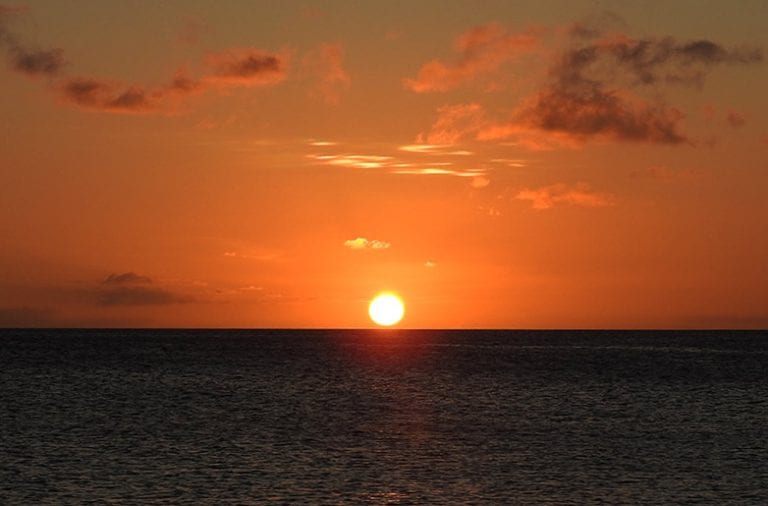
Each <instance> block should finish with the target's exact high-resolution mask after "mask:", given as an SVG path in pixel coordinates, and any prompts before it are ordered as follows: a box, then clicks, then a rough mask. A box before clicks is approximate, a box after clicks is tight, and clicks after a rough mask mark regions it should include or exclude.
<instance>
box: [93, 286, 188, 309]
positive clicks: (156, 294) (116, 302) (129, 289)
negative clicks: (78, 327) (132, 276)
mask: <svg viewBox="0 0 768 506" xmlns="http://www.w3.org/2000/svg"><path fill="white" fill-rule="evenodd" d="M96 301H97V303H98V304H99V305H102V306H162V305H167V304H180V303H186V302H192V301H193V300H192V299H191V298H190V297H186V296H182V295H179V294H176V293H173V292H171V291H168V290H165V289H162V288H149V287H142V286H121V287H118V288H110V289H107V290H100V291H99V292H98V293H97V294H96Z"/></svg>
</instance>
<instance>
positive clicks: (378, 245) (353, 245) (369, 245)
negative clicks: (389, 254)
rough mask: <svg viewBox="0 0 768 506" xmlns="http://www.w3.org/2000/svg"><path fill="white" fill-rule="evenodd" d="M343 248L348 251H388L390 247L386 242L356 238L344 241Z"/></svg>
mask: <svg viewBox="0 0 768 506" xmlns="http://www.w3.org/2000/svg"><path fill="white" fill-rule="evenodd" d="M344 246H346V247H347V248H349V249H354V250H363V249H373V250H381V249H389V248H390V247H391V246H392V245H391V244H390V243H388V242H384V241H379V240H376V239H366V238H365V237H358V238H356V239H350V240H347V241H344Z"/></svg>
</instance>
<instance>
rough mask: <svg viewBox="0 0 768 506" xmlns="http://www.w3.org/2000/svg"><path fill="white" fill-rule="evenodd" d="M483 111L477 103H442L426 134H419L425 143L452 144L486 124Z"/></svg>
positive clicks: (467, 136) (474, 134) (474, 132)
mask: <svg viewBox="0 0 768 506" xmlns="http://www.w3.org/2000/svg"><path fill="white" fill-rule="evenodd" d="M486 122H487V119H486V117H485V111H483V108H482V106H481V105H480V104H478V103H468V104H454V105H444V106H442V107H440V108H439V109H438V110H437V119H436V120H435V122H434V123H433V124H432V128H431V129H430V131H429V132H428V133H426V134H421V135H420V136H419V139H418V140H420V141H422V142H423V143H424V144H426V145H438V146H439V145H452V144H456V143H457V142H459V141H460V140H463V139H467V138H471V137H474V136H476V134H477V132H479V131H480V130H481V129H482V128H483V126H484V125H485V124H486Z"/></svg>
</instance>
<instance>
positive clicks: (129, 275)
mask: <svg viewBox="0 0 768 506" xmlns="http://www.w3.org/2000/svg"><path fill="white" fill-rule="evenodd" d="M151 282H152V279H151V278H148V277H147V276H142V275H140V274H136V273H135V272H124V273H122V274H114V273H113V274H110V275H109V276H107V277H106V278H104V281H102V283H103V284H105V285H122V284H131V283H151Z"/></svg>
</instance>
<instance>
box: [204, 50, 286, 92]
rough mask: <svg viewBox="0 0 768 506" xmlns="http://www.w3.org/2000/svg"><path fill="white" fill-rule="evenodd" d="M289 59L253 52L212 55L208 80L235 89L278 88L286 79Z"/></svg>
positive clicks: (283, 56)
mask: <svg viewBox="0 0 768 506" xmlns="http://www.w3.org/2000/svg"><path fill="white" fill-rule="evenodd" d="M287 60H288V58H287V56H285V55H278V54H272V53H268V52H266V51H261V50H259V49H253V48H243V49H230V50H228V51H223V52H220V53H213V54H210V55H208V57H207V58H206V63H207V64H208V67H209V68H210V69H211V73H210V75H209V76H207V79H209V80H211V81H216V82H219V83H224V84H230V85H234V86H259V85H270V84H276V83H279V82H280V81H282V80H283V79H285V76H286V72H287V64H288V61H287Z"/></svg>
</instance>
